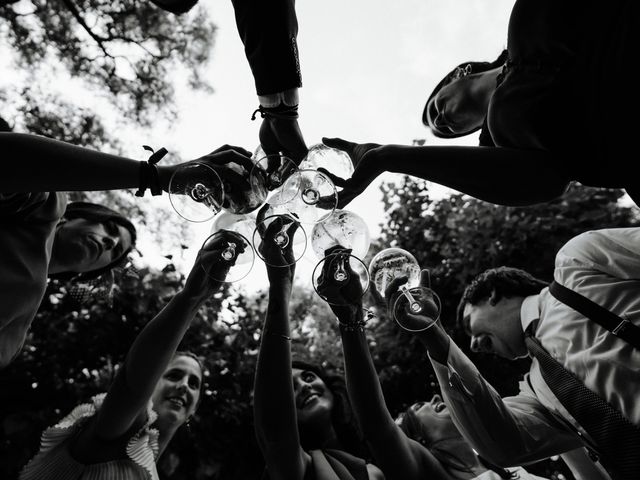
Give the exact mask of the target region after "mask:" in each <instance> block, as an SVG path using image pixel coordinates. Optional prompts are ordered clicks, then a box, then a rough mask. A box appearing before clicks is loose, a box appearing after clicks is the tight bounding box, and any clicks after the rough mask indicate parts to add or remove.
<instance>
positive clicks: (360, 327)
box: [337, 310, 375, 332]
mask: <svg viewBox="0 0 640 480" xmlns="http://www.w3.org/2000/svg"><path fill="white" fill-rule="evenodd" d="M373 317H375V314H374V313H373V312H372V311H371V310H365V315H364V316H363V318H361V319H358V320H356V321H354V322H349V323H344V322H341V321H340V319H339V318H338V319H337V320H338V326H339V327H340V328H341V329H342V330H344V331H345V332H364V327H365V325H366V324H367V322H368V321H369V320H371V319H372V318H373Z"/></svg>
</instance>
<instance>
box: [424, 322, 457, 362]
mask: <svg viewBox="0 0 640 480" xmlns="http://www.w3.org/2000/svg"><path fill="white" fill-rule="evenodd" d="M416 336H417V337H418V340H420V343H422V344H423V345H424V346H425V347H426V349H427V352H429V356H430V357H431V359H433V360H436V361H437V362H440V363H443V364H446V363H447V356H448V355H449V344H450V343H451V338H450V337H449V335H447V333H446V332H445V331H444V328H443V327H442V324H441V323H440V321H438V322H436V324H435V325H434V326H432V327H431V328H428V329H426V330H424V331H422V332H418V333H416Z"/></svg>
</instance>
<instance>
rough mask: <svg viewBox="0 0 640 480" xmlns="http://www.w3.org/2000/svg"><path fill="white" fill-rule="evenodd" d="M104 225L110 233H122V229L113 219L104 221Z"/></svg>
mask: <svg viewBox="0 0 640 480" xmlns="http://www.w3.org/2000/svg"><path fill="white" fill-rule="evenodd" d="M102 225H103V226H104V229H105V231H106V232H107V233H108V234H109V235H120V229H118V224H117V223H116V222H114V221H113V220H106V221H104V222H102Z"/></svg>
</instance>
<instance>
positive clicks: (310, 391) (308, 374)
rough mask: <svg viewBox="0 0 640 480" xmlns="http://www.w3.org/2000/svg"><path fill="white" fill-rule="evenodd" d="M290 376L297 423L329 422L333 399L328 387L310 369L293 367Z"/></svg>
mask: <svg viewBox="0 0 640 480" xmlns="http://www.w3.org/2000/svg"><path fill="white" fill-rule="evenodd" d="M292 376H293V393H294V400H295V402H296V411H297V416H298V425H301V426H303V425H305V424H307V423H309V422H311V423H316V422H325V421H327V422H330V421H331V411H332V410H333V404H334V399H333V394H332V393H331V390H329V387H327V385H326V384H325V383H324V382H323V381H322V379H321V378H320V377H319V376H318V375H316V374H315V373H314V372H312V371H310V370H301V369H299V368H294V369H292Z"/></svg>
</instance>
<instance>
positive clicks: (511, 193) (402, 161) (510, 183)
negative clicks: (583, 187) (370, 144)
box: [378, 145, 569, 206]
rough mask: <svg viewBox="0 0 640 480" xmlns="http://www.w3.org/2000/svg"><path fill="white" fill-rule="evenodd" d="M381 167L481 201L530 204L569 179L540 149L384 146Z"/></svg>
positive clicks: (560, 189)
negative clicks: (436, 184) (433, 183)
mask: <svg viewBox="0 0 640 480" xmlns="http://www.w3.org/2000/svg"><path fill="white" fill-rule="evenodd" d="M379 157H380V158H379V160H378V162H379V163H380V166H381V168H383V169H384V170H385V171H388V172H393V173H401V174H406V175H411V176H414V177H418V178H423V179H425V180H428V181H431V182H435V183H438V184H440V185H443V186H446V187H449V188H452V189H454V190H457V191H459V192H462V193H465V194H467V195H471V196H473V197H475V198H478V199H480V200H484V201H488V202H491V203H496V204H501V205H514V206H517V205H529V204H531V203H537V202H543V201H548V200H550V199H552V198H554V197H556V196H558V195H561V194H562V193H563V191H564V189H565V187H566V184H567V182H568V180H569V179H568V178H567V177H566V175H565V174H564V173H563V172H562V171H561V170H560V169H559V168H557V164H556V162H554V161H553V158H552V156H551V155H550V154H549V153H548V152H545V151H542V150H521V149H513V148H502V147H501V148H498V147H475V146H473V147H467V146H427V147H414V146H404V145H385V146H383V147H381V150H380V152H379Z"/></svg>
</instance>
